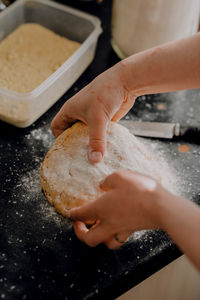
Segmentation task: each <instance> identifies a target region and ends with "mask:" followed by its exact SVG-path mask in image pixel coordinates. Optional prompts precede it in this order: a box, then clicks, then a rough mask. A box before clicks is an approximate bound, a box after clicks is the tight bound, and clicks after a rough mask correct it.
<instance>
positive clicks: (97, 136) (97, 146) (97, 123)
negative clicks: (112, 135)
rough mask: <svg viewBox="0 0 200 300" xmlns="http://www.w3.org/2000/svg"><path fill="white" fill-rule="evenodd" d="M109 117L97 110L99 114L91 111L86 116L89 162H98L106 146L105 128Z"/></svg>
mask: <svg viewBox="0 0 200 300" xmlns="http://www.w3.org/2000/svg"><path fill="white" fill-rule="evenodd" d="M108 122H109V119H108V118H107V117H106V116H105V115H104V114H103V112H99V115H98V116H97V115H95V113H93V114H92V115H91V117H89V118H88V126H89V139H90V141H89V146H90V150H89V153H88V159H89V161H90V162H91V163H98V162H100V161H101V160H102V158H103V155H104V152H105V148H106V130H107V126H108Z"/></svg>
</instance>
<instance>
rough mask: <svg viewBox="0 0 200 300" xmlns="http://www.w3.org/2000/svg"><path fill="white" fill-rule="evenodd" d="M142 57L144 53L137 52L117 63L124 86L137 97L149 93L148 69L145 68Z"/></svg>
mask: <svg viewBox="0 0 200 300" xmlns="http://www.w3.org/2000/svg"><path fill="white" fill-rule="evenodd" d="M142 59H143V55H142V54H135V55H132V56H130V57H128V58H126V59H124V60H122V61H120V62H119V63H118V64H117V65H116V66H117V67H118V72H119V74H120V80H121V84H122V86H123V88H124V89H125V91H127V92H128V93H129V94H132V95H134V97H135V98H137V97H139V96H141V95H145V94H148V93H149V91H148V86H149V82H148V81H149V76H148V71H147V70H145V66H144V63H143V62H142Z"/></svg>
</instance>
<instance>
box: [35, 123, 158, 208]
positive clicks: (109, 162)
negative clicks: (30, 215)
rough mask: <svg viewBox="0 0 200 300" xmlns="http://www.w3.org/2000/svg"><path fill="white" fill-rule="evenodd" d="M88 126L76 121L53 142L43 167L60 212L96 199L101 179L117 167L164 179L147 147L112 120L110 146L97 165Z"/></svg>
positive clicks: (44, 184)
mask: <svg viewBox="0 0 200 300" xmlns="http://www.w3.org/2000/svg"><path fill="white" fill-rule="evenodd" d="M88 145H89V137H88V127H87V125H85V124H83V123H81V122H77V123H75V124H74V125H73V126H72V127H71V128H69V129H67V130H65V131H64V132H63V133H62V134H61V135H60V136H59V137H58V138H57V139H56V141H55V142H54V144H53V146H52V147H51V149H50V150H49V152H48V153H47V155H46V157H45V159H44V162H43V164H42V166H41V186H42V189H43V190H44V192H45V195H46V197H47V199H48V200H49V202H50V203H51V204H52V205H54V206H55V208H56V209H57V210H58V211H59V212H60V213H61V214H65V211H66V210H67V209H70V208H72V207H76V206H80V205H83V204H85V203H88V202H89V201H93V200H95V199H97V198H98V197H99V196H101V195H102V194H103V191H102V190H100V188H99V182H100V181H101V180H102V179H104V178H105V177H106V176H107V175H109V174H111V173H113V172H115V171H116V170H118V169H130V170H135V171H138V172H141V173H143V174H147V175H150V176H152V177H153V178H155V179H156V180H158V181H161V175H160V174H159V172H158V171H157V169H159V168H156V167H155V166H156V162H155V161H154V160H153V159H152V157H151V155H149V154H148V153H149V152H148V150H147V149H146V148H145V146H144V145H143V144H142V143H141V142H140V141H139V140H138V139H137V138H136V137H135V136H133V135H132V134H131V133H130V132H129V130H128V129H126V128H125V127H123V126H121V125H119V124H117V123H113V122H111V123H110V125H109V127H108V130H107V149H106V152H105V155H104V158H103V160H102V161H101V162H100V163H98V164H91V163H90V162H89V161H88V154H87V153H88Z"/></svg>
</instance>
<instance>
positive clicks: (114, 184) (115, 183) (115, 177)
mask: <svg viewBox="0 0 200 300" xmlns="http://www.w3.org/2000/svg"><path fill="white" fill-rule="evenodd" d="M126 172H129V171H127V170H119V171H117V172H115V173H113V174H111V175H109V176H107V177H106V178H105V179H104V180H102V181H101V182H100V184H99V186H100V188H101V189H102V190H104V191H109V190H111V189H117V188H119V187H120V186H121V185H122V184H123V182H122V180H123V176H124V173H126Z"/></svg>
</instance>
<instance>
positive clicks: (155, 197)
mask: <svg viewBox="0 0 200 300" xmlns="http://www.w3.org/2000/svg"><path fill="white" fill-rule="evenodd" d="M100 187H101V189H103V190H104V191H105V193H104V194H103V196H102V197H101V198H99V199H97V200H96V201H94V202H92V203H90V204H87V205H85V206H82V207H80V208H74V209H71V210H70V211H69V212H68V214H67V216H68V217H69V218H70V219H71V220H72V221H73V226H74V230H75V233H76V235H77V237H78V238H79V239H80V240H81V241H83V242H85V243H86V244H87V245H89V246H93V247H94V246H96V245H98V244H100V243H104V244H105V245H106V246H107V247H108V248H110V249H117V248H119V247H120V246H121V245H122V244H123V242H125V241H126V239H127V238H128V237H129V236H130V235H131V233H133V232H135V231H137V230H142V229H155V228H159V227H160V220H159V216H158V214H157V210H156V208H157V203H158V201H161V200H162V199H164V200H167V199H168V198H169V197H175V196H174V195H172V194H171V193H169V192H168V191H167V190H165V189H164V188H162V186H161V185H159V184H158V183H157V182H156V181H155V180H153V179H152V178H150V177H147V176H144V175H141V174H139V173H136V172H131V171H129V170H120V171H117V172H115V173H113V174H112V175H109V176H108V177H107V178H106V179H105V180H104V181H103V182H101V183H100ZM88 220H97V222H96V224H95V225H94V226H92V227H91V228H90V229H88V228H87V226H86V225H85V224H86V223H87V221H88Z"/></svg>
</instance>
